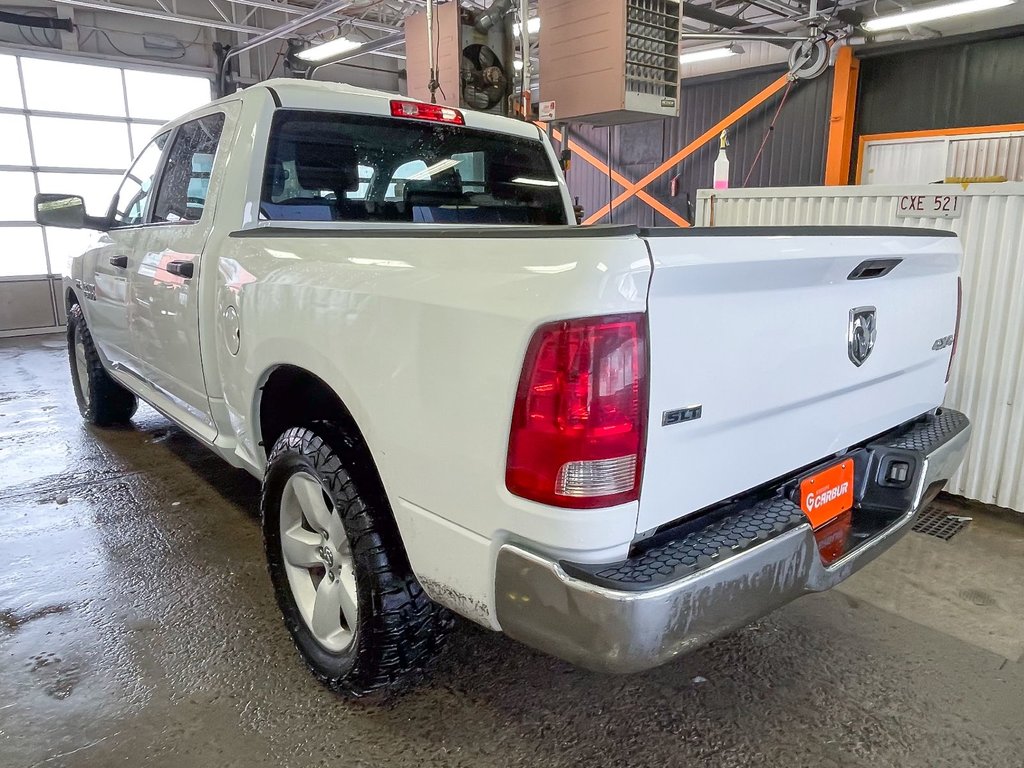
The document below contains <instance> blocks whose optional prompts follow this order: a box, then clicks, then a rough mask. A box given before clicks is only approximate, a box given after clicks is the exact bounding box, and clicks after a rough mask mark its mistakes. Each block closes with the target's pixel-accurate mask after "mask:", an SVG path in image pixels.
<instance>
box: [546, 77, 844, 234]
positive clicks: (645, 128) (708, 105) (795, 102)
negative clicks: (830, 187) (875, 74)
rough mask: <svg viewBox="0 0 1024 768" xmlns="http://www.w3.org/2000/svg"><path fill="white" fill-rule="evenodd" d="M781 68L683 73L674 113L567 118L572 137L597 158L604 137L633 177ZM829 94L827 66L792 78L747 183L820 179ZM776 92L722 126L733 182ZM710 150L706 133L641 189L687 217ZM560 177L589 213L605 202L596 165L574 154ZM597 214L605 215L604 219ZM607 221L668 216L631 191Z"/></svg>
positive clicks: (657, 221) (658, 220)
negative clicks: (593, 121)
mask: <svg viewBox="0 0 1024 768" xmlns="http://www.w3.org/2000/svg"><path fill="white" fill-rule="evenodd" d="M784 71H785V69H784V68H772V69H770V70H758V71H755V72H746V73H742V72H741V73H739V74H733V75H731V76H729V77H709V78H701V79H699V80H684V81H683V83H682V88H681V99H680V117H679V118H678V119H674V120H652V121H649V122H644V123H633V124H631V125H621V126H615V127H612V128H591V127H589V126H574V128H573V139H574V140H576V141H577V142H579V143H580V144H581V145H582V146H583V147H584V148H585V149H587V150H588V151H589V152H591V153H592V154H594V155H595V156H597V157H598V158H599V159H600V160H601V161H602V162H607V161H608V142H609V137H610V138H611V163H610V165H611V167H612V168H613V169H614V170H616V171H618V172H619V173H621V174H623V176H625V177H626V178H628V179H630V180H637V179H640V178H642V177H643V176H644V175H645V174H647V173H649V172H650V171H652V170H653V169H654V168H656V167H657V166H658V165H659V164H661V162H662V161H663V160H665V159H666V158H668V157H670V156H671V155H672V154H673V153H675V152H677V151H679V149H681V148H682V147H684V146H686V145H687V144H688V143H689V142H690V141H692V140H693V139H695V138H697V137H698V136H699V135H701V134H702V133H704V131H706V130H707V129H708V128H710V127H711V126H712V125H714V124H715V123H716V122H718V121H719V120H721V119H722V118H724V117H725V116H726V115H728V114H729V113H730V112H732V111H733V110H735V109H736V108H737V107H739V106H741V105H742V104H743V103H744V102H745V101H747V100H748V99H750V98H751V97H753V96H755V95H756V94H757V93H758V92H759V91H761V90H763V89H764V88H765V87H767V86H768V85H769V84H771V83H772V82H773V81H774V80H776V79H778V77H779V76H780V75H781V74H782V73H783V72H784ZM831 98H832V76H831V71H830V72H829V73H827V74H825V75H822V76H821V77H819V78H816V79H814V80H809V81H799V82H797V83H796V84H795V85H794V87H793V90H792V91H791V92H790V93H789V96H788V98H787V99H786V104H785V106H784V108H783V110H782V112H781V114H780V116H779V120H778V122H777V123H776V125H775V130H774V131H772V135H771V137H770V138H769V140H768V143H767V145H766V146H765V150H764V153H763V154H762V156H761V159H760V161H759V162H758V165H757V167H756V168H755V169H754V172H753V174H751V177H750V180H749V181H748V183H747V186H750V187H761V186H769V185H774V186H779V185H791V184H821V183H822V181H823V180H824V173H825V150H826V143H827V135H828V119H829V109H830V107H831ZM780 99H781V94H779V95H776V96H774V97H773V98H771V99H769V100H768V101H767V102H765V103H764V104H762V105H761V106H760V107H758V108H757V109H756V110H754V111H753V112H752V113H751V114H750V115H748V116H747V117H745V118H744V119H743V120H741V121H740V122H739V123H738V124H737V125H736V126H735V127H734V128H733V129H731V130H730V131H729V139H730V142H731V147H730V149H729V150H728V155H729V161H730V165H731V167H730V171H731V176H732V178H731V179H730V181H731V183H732V184H734V185H739V184H740V183H742V181H743V179H744V177H745V176H746V175H747V172H748V171H749V170H750V167H751V163H752V162H753V160H754V156H755V155H756V154H757V150H758V147H759V146H760V145H761V142H762V141H763V139H764V137H765V134H766V132H767V130H768V126H769V124H770V123H771V120H772V117H773V116H774V115H775V111H776V109H777V108H778V105H779V100H780ZM556 147H557V143H556ZM794 148H796V149H794ZM717 156H718V142H717V141H712V142H710V143H708V144H707V145H706V146H704V147H703V148H702V149H700V150H698V151H697V152H695V153H694V154H692V155H691V156H690V157H688V158H687V159H686V160H684V161H683V162H682V163H681V164H680V165H679V166H677V168H676V170H675V171H674V172H669V173H666V174H665V175H664V176H662V177H661V178H660V179H658V180H657V181H655V182H654V183H652V184H651V185H650V187H648V189H647V191H648V192H649V193H651V194H652V195H654V196H655V197H657V198H658V199H659V200H661V202H663V203H664V204H665V205H667V206H668V207H669V208H671V209H673V210H674V211H676V212H677V213H679V214H680V215H681V216H683V217H684V218H686V219H687V220H692V219H693V214H694V205H695V204H696V193H697V190H698V189H700V188H702V187H707V186H710V185H711V181H712V167H713V165H714V162H715V158H716V157H717ZM674 173H678V174H679V175H680V179H679V181H680V184H679V195H678V196H677V197H671V196H670V195H669V180H670V179H671V178H672V176H673V175H674ZM566 178H567V180H568V182H569V189H570V190H571V191H572V194H573V195H577V196H579V198H580V202H581V203H582V204H583V206H584V208H585V209H586V211H587V213H588V214H590V213H593V212H595V211H597V210H599V209H601V208H602V207H604V206H607V205H608V200H609V189H608V177H607V176H605V175H604V174H603V173H601V172H600V171H598V170H596V169H594V168H593V167H591V166H590V165H588V164H587V163H585V162H583V161H582V160H580V159H579V158H575V159H574V160H573V165H572V168H571V169H570V171H569V173H568V174H567V175H566ZM622 189H623V187H621V186H620V185H618V184H615V183H613V184H612V189H611V196H612V197H615V196H616V195H618V194H619V193H620V192H622ZM601 221H602V223H607V221H608V219H607V218H603V219H602V220H601ZM612 221H614V222H615V223H629V224H641V225H667V224H670V223H671V222H669V221H667V220H666V219H665V218H664V217H663V216H661V215H658V214H656V213H654V212H653V211H652V210H651V208H649V207H648V206H647V205H645V204H644V203H642V202H640V201H638V200H637V199H636V198H633V199H632V200H630V201H629V202H627V203H625V204H623V205H622V206H620V207H619V208H616V209H615V211H614V212H613V213H612Z"/></svg>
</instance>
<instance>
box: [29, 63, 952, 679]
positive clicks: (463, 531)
mask: <svg viewBox="0 0 1024 768" xmlns="http://www.w3.org/2000/svg"><path fill="white" fill-rule="evenodd" d="M36 212H37V219H38V221H39V222H40V223H42V224H46V225H50V226H70V227H86V228H92V229H95V230H98V234H97V235H96V237H95V241H94V243H93V244H92V245H91V247H90V248H89V249H88V250H87V251H86V252H85V253H83V254H81V255H80V256H76V257H75V258H74V259H73V260H72V263H71V265H70V267H69V269H68V271H67V278H66V281H65V292H66V301H67V306H68V318H69V320H68V344H69V351H70V362H71V375H72V379H73V382H74V388H75V393H76V395H77V398H78V402H79V405H80V408H81V411H82V414H83V416H84V417H85V418H86V420H87V421H89V422H91V423H93V424H96V425H105V424H112V423H115V422H124V421H127V420H128V419H130V418H131V416H132V414H133V413H134V411H135V408H136V405H137V398H141V399H142V400H145V401H146V402H148V403H150V404H151V405H152V406H153V407H154V408H156V409H157V410H158V411H160V412H162V413H163V414H165V415H166V416H167V417H168V418H169V419H171V420H172V421H174V422H176V423H177V424H179V425H180V426H181V427H182V428H183V429H185V430H186V431H188V432H189V433H191V434H192V435H194V436H195V437H196V439H198V440H200V441H202V442H203V443H205V444H206V445H208V446H209V447H210V448H212V449H213V451H214V452H216V453H217V454H219V455H220V456H222V457H223V458H224V459H226V460H227V461H228V462H230V463H231V464H233V465H235V466H238V467H244V468H245V469H247V470H248V471H249V472H251V473H252V474H253V475H256V476H257V477H260V478H262V482H263V495H262V502H261V506H262V519H263V526H264V537H265V542H266V554H267V558H268V561H269V568H270V576H271V580H272V583H273V587H274V589H275V590H276V593H277V598H278V601H279V603H280V606H281V610H282V611H283V613H284V617H285V621H286V624H287V627H288V629H289V630H290V632H291V634H292V636H293V637H294V639H295V642H296V644H297V646H298V648H299V650H300V651H301V653H302V655H303V656H304V658H305V659H306V661H307V662H308V663H309V666H310V667H311V668H312V670H313V671H314V673H315V674H316V675H317V676H318V677H319V678H320V679H321V680H322V681H324V682H325V683H326V684H328V685H329V686H331V687H333V688H334V689H336V690H339V691H343V692H345V693H347V694H350V695H363V694H367V693H370V692H373V691H377V690H395V689H397V688H399V687H401V686H403V685H405V684H407V683H408V682H409V681H410V680H413V679H416V678H417V677H418V676H419V673H420V672H421V670H422V669H423V668H424V667H425V665H426V664H427V662H428V661H429V660H430V659H431V658H432V657H433V656H434V655H435V654H436V652H437V651H438V650H439V649H440V647H441V645H442V643H443V640H444V637H445V635H446V634H447V633H448V632H449V630H450V628H451V626H452V625H453V623H454V622H453V617H452V613H451V612H454V613H456V614H460V615H462V616H464V617H466V618H468V619H471V620H473V621H475V622H478V623H480V624H482V625H483V626H485V627H489V628H492V629H494V630H500V631H502V632H505V633H506V634H508V635H509V636H511V637H513V638H516V639H518V640H520V641H522V642H524V643H527V644H529V645H531V646H533V647H535V648H538V649H541V650H543V651H546V652H548V653H551V654H554V655H556V656H559V657H562V658H564V659H567V660H569V661H571V662H573V663H575V664H579V665H581V666H584V667H589V668H593V669H598V670H606V671H614V672H630V671H634V670H641V669H645V668H648V667H651V666H654V665H657V664H661V663H663V662H666V661H668V660H670V659H672V658H674V657H675V656H677V655H679V654H681V653H685V652H686V651H688V650H690V649H692V648H695V647H697V646H700V645H701V644H703V643H706V642H708V641H709V640H712V639H713V638H715V637H718V636H721V635H723V634H725V633H728V632H730V631H732V630H734V629H736V628H738V627H741V626H743V625H745V624H747V623H749V622H751V621H753V620H755V619H756V618H758V617H760V616H762V615H764V614H765V613H767V612H769V611H771V610H773V609H775V608H777V607H779V606H781V605H783V604H784V603H787V602H788V601H791V600H793V599H794V598H796V597H799V596H800V595H803V594H805V593H807V592H811V591H820V590H825V589H828V588H829V587H831V586H833V585H835V584H837V583H838V582H840V581H842V580H843V579H844V578H846V577H847V576H849V575H850V574H851V573H853V572H854V571H855V570H857V569H858V568H860V567H861V566H863V565H864V564H865V563H866V562H868V561H869V560H871V559H872V558H873V557H875V556H876V555H878V553H880V552H882V551H883V550H885V549H886V548H887V547H888V546H889V545H891V544H892V543H893V542H894V541H895V540H897V539H898V538H899V537H900V536H901V535H903V534H904V533H905V532H906V531H907V530H908V529H909V527H910V525H911V524H912V522H913V521H914V518H915V516H916V515H917V513H918V511H919V510H920V509H921V508H922V506H923V505H925V504H927V503H928V502H929V501H930V500H931V499H932V498H933V497H934V495H935V494H936V493H938V491H939V489H941V488H942V487H943V485H944V484H945V482H946V480H947V479H948V478H949V477H950V476H951V474H952V473H953V472H954V471H955V470H956V468H957V466H958V465H959V463H960V461H961V458H962V457H963V454H964V450H965V447H966V443H967V440H968V435H969V430H970V427H969V424H968V421H967V419H966V418H965V417H964V416H963V415H962V414H960V413H957V412H955V411H951V410H947V409H943V408H942V407H941V404H942V400H943V394H944V390H945V381H946V379H947V377H948V371H949V366H950V364H951V362H952V355H953V352H954V347H955V343H956V332H957V324H958V315H959V309H958V304H959V300H958V290H959V288H958V270H959V263H960V252H959V246H958V242H957V240H956V239H955V237H953V236H951V234H950V233H946V232H932V231H925V230H905V229H877V228H876V229H856V228H854V229H835V228H802V229H754V228H744V229H693V230H682V229H648V230H645V229H640V228H637V227H633V226H615V227H580V226H575V224H574V223H573V208H572V202H571V200H570V197H569V193H568V189H567V187H566V184H565V180H564V178H563V176H562V174H561V172H560V170H559V168H558V164H557V161H556V158H555V155H554V153H553V152H552V149H551V147H550V145H549V144H548V141H547V140H546V137H545V135H544V133H543V132H542V131H540V130H539V129H538V128H537V127H536V126H534V125H532V124H530V123H527V122H520V121H515V120H509V119H504V118H499V117H495V116H492V115H488V114H478V113H473V112H462V111H459V110H456V109H451V108H448V107H439V106H434V105H429V104H422V103H417V102H414V101H410V100H408V99H405V98H403V97H400V96H395V95H390V94H384V93H378V92H373V91H366V90H362V89H358V88H352V87H347V86H342V85H332V84H326V83H313V82H307V81H299V80H272V81H268V82H266V83H263V84H260V85H257V86H253V87H251V88H249V89H247V90H245V91H244V92H241V93H238V94H235V95H233V96H230V97H227V98H225V99H221V100H220V101H216V102H214V103H212V104H209V105H208V106H206V107H203V108H202V109H198V110H195V111H194V112H192V113H190V114H188V115H186V116H184V117H182V118H180V119H179V120H176V121H174V122H172V123H170V124H169V125H168V126H167V127H166V128H164V129H163V130H162V131H161V132H160V133H159V134H158V135H157V137H156V138H155V139H154V140H153V142H152V143H151V144H150V145H149V146H148V147H146V149H144V150H143V151H142V153H141V154H140V156H139V158H138V159H137V160H136V162H135V164H134V165H133V166H132V168H131V169H130V170H129V171H128V172H127V174H126V176H125V178H124V181H123V182H122V184H121V187H120V190H119V192H118V193H117V196H116V198H115V199H114V201H113V203H112V204H111V206H110V211H109V214H108V215H107V216H105V217H102V218H95V217H90V216H88V215H87V214H86V212H85V209H84V205H83V202H82V200H81V198H79V197H77V196H74V195H40V196H39V197H38V198H37V200H36Z"/></svg>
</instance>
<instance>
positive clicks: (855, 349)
mask: <svg viewBox="0 0 1024 768" xmlns="http://www.w3.org/2000/svg"><path fill="white" fill-rule="evenodd" d="M875 312H876V310H875V308H874V307H854V308H853V309H851V310H850V328H849V331H848V332H847V351H848V352H849V355H850V362H852V363H853V364H854V365H856V366H861V365H864V361H865V360H867V359H868V356H869V355H870V354H871V350H873V349H874V348H875V336H876V335H877V328H876V322H875Z"/></svg>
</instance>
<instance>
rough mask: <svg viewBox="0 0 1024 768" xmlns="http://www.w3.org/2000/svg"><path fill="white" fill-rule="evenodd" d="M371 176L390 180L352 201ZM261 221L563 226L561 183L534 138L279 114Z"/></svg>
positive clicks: (331, 115) (303, 113) (344, 117)
mask: <svg viewBox="0 0 1024 768" xmlns="http://www.w3.org/2000/svg"><path fill="white" fill-rule="evenodd" d="M367 170H370V171H371V173H366V171H367ZM378 175H379V176H380V177H382V178H383V179H387V180H388V181H389V183H388V184H386V185H385V184H377V183H374V182H372V181H371V182H370V183H369V184H368V188H367V190H366V192H365V196H366V199H365V200H358V199H355V196H356V195H358V194H359V193H360V190H361V188H362V184H363V183H364V180H366V179H373V178H375V177H376V176H378ZM353 193H355V194H353ZM260 214H261V215H262V216H263V218H265V219H281V220H285V221H300V220H306V221H326V220H333V221H395V222H401V221H404V222H432V223H438V224H440V223H449V224H565V223H566V215H565V214H566V212H565V206H564V204H563V201H562V193H561V188H560V186H559V181H558V177H557V176H556V172H555V169H554V167H553V165H552V164H551V161H550V160H549V159H548V156H547V153H546V152H545V150H544V145H543V144H541V142H539V141H536V140H532V139H518V138H514V137H512V136H502V135H498V134H494V133H489V132H486V131H478V130H473V129H471V128H461V127H453V126H447V125H437V124H431V123H426V122H423V121H420V120H392V119H382V118H378V117H370V116H363V115H342V114H337V113H330V112H307V111H298V110H281V109H279V110H277V112H276V114H275V117H274V121H273V126H272V128H271V135H270V147H269V150H268V152H267V162H266V168H265V171H264V181H263V200H262V203H261V205H260Z"/></svg>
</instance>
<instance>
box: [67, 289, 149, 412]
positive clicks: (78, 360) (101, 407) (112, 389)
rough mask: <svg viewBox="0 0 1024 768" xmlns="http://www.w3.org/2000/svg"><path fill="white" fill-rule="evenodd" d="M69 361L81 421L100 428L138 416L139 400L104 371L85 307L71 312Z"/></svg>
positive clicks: (69, 318) (69, 322)
mask: <svg viewBox="0 0 1024 768" xmlns="http://www.w3.org/2000/svg"><path fill="white" fill-rule="evenodd" d="M68 360H69V362H70V363H71V383H72V385H73V387H74V390H75V400H76V401H77V402H78V410H79V412H80V413H81V414H82V418H83V419H85V420H86V421H87V422H89V423H90V424H94V425H96V426H97V427H108V426H112V425H115V424H125V423H127V422H128V421H130V420H131V418H132V416H134V415H135V411H136V410H137V409H138V407H139V400H138V398H137V397H135V395H133V394H132V393H131V392H129V391H128V390H127V389H125V388H124V387H122V386H121V385H120V384H118V383H117V382H116V381H114V380H113V379H112V378H110V374H108V373H107V372H106V371H105V370H104V369H103V363H101V362H100V354H99V352H98V351H97V350H96V345H95V344H94V343H93V340H92V334H91V333H89V327H88V326H87V325H86V324H85V314H84V313H83V312H82V307H81V306H80V305H78V304H75V305H74V306H72V307H71V309H70V310H68Z"/></svg>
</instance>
